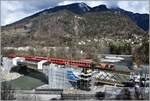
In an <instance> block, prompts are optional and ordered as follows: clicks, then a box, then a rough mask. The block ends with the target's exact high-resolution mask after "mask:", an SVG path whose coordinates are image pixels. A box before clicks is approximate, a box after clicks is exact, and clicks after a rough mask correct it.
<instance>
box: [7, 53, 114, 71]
mask: <svg viewBox="0 0 150 101" xmlns="http://www.w3.org/2000/svg"><path fill="white" fill-rule="evenodd" d="M8 57H9V58H15V57H24V58H25V60H26V61H32V62H40V61H42V60H47V61H48V62H49V63H54V64H58V65H72V66H75V67H79V68H92V66H93V64H94V62H93V61H85V60H81V61H76V60H65V59H57V58H50V57H49V58H47V57H34V56H23V55H22V56H20V55H16V54H10V55H8ZM96 68H99V69H106V70H115V68H114V65H113V64H102V63H101V64H98V65H96Z"/></svg>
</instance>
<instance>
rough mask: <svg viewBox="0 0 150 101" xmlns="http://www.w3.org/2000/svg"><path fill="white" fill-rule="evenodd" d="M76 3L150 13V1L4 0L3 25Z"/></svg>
mask: <svg viewBox="0 0 150 101" xmlns="http://www.w3.org/2000/svg"><path fill="white" fill-rule="evenodd" d="M75 2H84V3H86V4H87V5H89V6H91V7H94V6H98V5H101V4H105V5H106V6H107V7H108V8H111V7H120V8H122V9H125V10H128V11H132V12H134V13H149V2H148V0H137V1H136V0H128V1H122V0H120V1H118V0H104V1H102V0H96V1H93V0H82V1H77V0H69V1H66V0H2V1H1V25H6V24H10V23H13V22H15V21H18V20H20V19H22V18H24V17H27V16H29V15H32V14H34V13H36V12H38V11H40V10H43V9H46V8H52V7H55V6H58V5H66V4H71V3H75Z"/></svg>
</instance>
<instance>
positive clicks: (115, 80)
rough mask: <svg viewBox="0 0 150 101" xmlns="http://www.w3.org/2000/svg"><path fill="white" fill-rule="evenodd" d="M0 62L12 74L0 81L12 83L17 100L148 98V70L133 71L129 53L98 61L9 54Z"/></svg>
mask: <svg viewBox="0 0 150 101" xmlns="http://www.w3.org/2000/svg"><path fill="white" fill-rule="evenodd" d="M1 65H2V68H1V70H2V72H3V73H4V74H8V73H11V76H10V75H9V76H6V77H4V78H3V81H6V82H9V83H10V84H12V85H14V88H15V93H16V94H15V99H17V100H22V99H25V100H36V101H37V100H39V101H42V100H50V99H51V100H54V99H55V100H109V99H114V100H115V99H148V98H149V89H147V87H149V78H148V77H149V76H148V75H149V73H148V72H144V73H142V75H141V73H140V72H139V71H142V72H143V70H138V71H137V70H135V69H134V65H133V63H132V56H131V55H112V54H103V55H102V58H101V63H99V64H97V63H95V62H93V61H91V60H85V59H84V60H79V61H77V60H67V59H57V58H50V57H36V56H21V55H16V54H10V55H9V56H8V57H2V64H1ZM147 69H148V68H147ZM4 71H5V72H7V73H5V72H4ZM146 71H147V70H146ZM12 73H19V74H12ZM31 73H35V74H31ZM29 77H32V79H31V78H29ZM5 78H7V80H6V79H5ZM20 78H23V79H20ZM33 78H34V79H33ZM35 78H36V81H35ZM18 79H20V81H19V80H18ZM30 79H31V80H30ZM17 80H18V81H17ZM37 80H39V81H37ZM29 81H30V82H29ZM17 82H19V83H17ZM136 85H138V86H139V88H136ZM137 89H138V93H137ZM137 96H138V98H137ZM124 97H125V98H124Z"/></svg>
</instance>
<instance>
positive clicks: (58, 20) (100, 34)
mask: <svg viewBox="0 0 150 101" xmlns="http://www.w3.org/2000/svg"><path fill="white" fill-rule="evenodd" d="M146 34H147V33H146V32H144V31H143V30H142V29H140V28H139V27H138V26H137V25H136V24H135V23H134V22H133V21H132V20H131V19H130V18H129V17H128V16H124V15H120V14H115V13H113V12H88V13H85V14H84V15H78V14H75V13H73V12H71V11H68V10H60V11H57V12H53V13H48V12H43V13H41V14H39V16H34V17H32V18H31V17H30V18H25V20H23V21H20V22H16V23H14V24H11V25H9V26H5V27H2V34H1V39H2V41H1V42H2V47H10V46H12V47H20V46H33V47H35V46H69V47H72V46H76V45H79V44H80V42H81V43H85V42H86V41H87V40H101V39H102V38H105V39H106V38H108V39H111V40H116V39H120V40H125V39H126V40H128V39H132V40H135V39H136V38H137V36H138V37H140V38H142V37H145V35H146ZM136 40H137V39H136ZM94 42H96V43H97V44H96V43H94ZM98 44H99V43H98V42H97V41H92V43H91V45H92V46H94V47H97V46H95V45H98ZM85 46H86V45H85Z"/></svg>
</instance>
